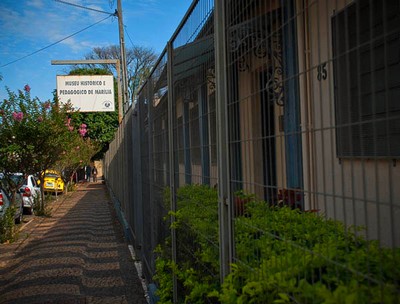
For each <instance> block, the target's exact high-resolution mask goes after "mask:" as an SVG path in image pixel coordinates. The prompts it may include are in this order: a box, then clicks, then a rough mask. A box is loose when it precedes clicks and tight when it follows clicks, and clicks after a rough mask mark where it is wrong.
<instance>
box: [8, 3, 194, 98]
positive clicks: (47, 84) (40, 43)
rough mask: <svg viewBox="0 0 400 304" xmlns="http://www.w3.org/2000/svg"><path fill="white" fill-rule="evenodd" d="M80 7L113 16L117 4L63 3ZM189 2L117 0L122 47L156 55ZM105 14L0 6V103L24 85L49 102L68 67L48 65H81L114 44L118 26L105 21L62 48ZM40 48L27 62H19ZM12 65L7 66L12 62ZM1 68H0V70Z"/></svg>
mask: <svg viewBox="0 0 400 304" xmlns="http://www.w3.org/2000/svg"><path fill="white" fill-rule="evenodd" d="M64 1H66V2H70V3H73V4H77V5H80V6H85V7H90V8H93V9H97V10H101V11H106V12H110V13H113V12H114V11H115V9H116V7H117V0H64ZM191 2H192V0H122V11H123V19H124V20H123V21H124V25H125V43H126V46H127V47H130V46H132V43H133V44H134V45H140V46H146V47H149V48H152V49H153V50H154V51H155V52H156V53H158V54H159V53H161V52H162V50H163V49H164V47H165V46H166V44H167V41H168V40H169V39H170V38H171V36H172V34H173V33H174V31H175V29H176V28H177V26H178V24H179V23H180V21H181V20H182V18H183V16H184V15H185V13H186V11H187V9H188V8H189V6H190V4H191ZM106 17H107V15H106V14H102V13H97V12H94V11H90V10H84V9H80V8H77V7H73V6H70V5H66V4H63V3H60V2H57V1H54V0H17V1H16V0H1V1H0V75H1V76H2V77H3V80H2V81H0V100H3V99H7V98H8V94H7V92H6V89H5V87H6V86H7V87H8V88H9V89H10V90H11V91H13V92H17V90H19V89H23V87H24V85H25V84H29V86H30V87H31V96H32V97H35V96H37V97H38V98H39V99H40V100H41V101H46V100H48V99H52V92H53V90H54V89H56V76H57V75H65V74H67V73H68V69H69V68H70V67H69V66H62V65H54V66H52V65H51V60H76V59H84V55H86V54H88V53H90V52H91V50H92V49H93V48H94V47H102V46H108V45H113V44H118V20H117V19H116V18H115V17H111V18H109V19H107V20H105V21H103V22H101V23H99V24H97V25H94V26H92V27H90V28H89V29H87V30H85V31H83V32H81V33H79V34H77V35H75V36H73V37H71V38H68V39H66V40H63V41H62V42H60V43H58V44H55V45H53V46H51V47H48V48H46V47H47V46H50V45H51V44H53V43H56V42H57V41H59V40H62V39H64V38H66V37H68V36H70V35H72V34H74V33H76V32H79V31H81V30H82V29H84V28H86V27H89V26H91V25H93V24H95V23H96V22H98V21H100V20H102V19H104V18H106ZM42 48H46V49H45V50H43V51H40V52H38V53H36V54H34V55H32V56H29V57H27V58H24V59H21V60H19V59H20V58H23V57H25V56H27V55H29V54H31V53H33V52H36V51H38V50H40V49H42ZM15 60H18V61H17V62H15V63H12V64H9V63H10V62H12V61H15ZM4 65H6V66H4Z"/></svg>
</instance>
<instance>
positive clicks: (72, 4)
mask: <svg viewBox="0 0 400 304" xmlns="http://www.w3.org/2000/svg"><path fill="white" fill-rule="evenodd" d="M54 1H56V2H60V3H63V4H67V5H71V6H75V7H79V8H83V9H86V10H89V11H94V12H97V13H102V14H107V15H113V16H115V14H116V13H109V12H105V11H101V10H98V9H95V8H91V7H87V6H82V5H78V4H75V3H70V2H67V1H62V0H54Z"/></svg>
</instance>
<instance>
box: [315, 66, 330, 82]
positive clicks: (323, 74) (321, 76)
mask: <svg viewBox="0 0 400 304" xmlns="http://www.w3.org/2000/svg"><path fill="white" fill-rule="evenodd" d="M317 71H318V74H317V79H318V81H321V80H326V78H328V71H327V70H326V62H324V63H321V64H320V65H319V66H318V68H317Z"/></svg>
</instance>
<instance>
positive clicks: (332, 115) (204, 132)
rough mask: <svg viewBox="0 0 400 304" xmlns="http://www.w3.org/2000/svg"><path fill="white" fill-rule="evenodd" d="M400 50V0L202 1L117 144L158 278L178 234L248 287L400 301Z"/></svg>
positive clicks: (180, 243) (214, 269) (133, 232)
mask: <svg viewBox="0 0 400 304" xmlns="http://www.w3.org/2000/svg"><path fill="white" fill-rule="evenodd" d="M399 49H400V4H399V1H397V0H334V1H331V0H285V1H283V0H282V1H279V0H264V1H262V0H221V1H218V2H217V1H216V2H215V3H214V1H212V0H199V1H194V2H193V3H192V5H191V6H190V8H189V10H188V12H187V14H186V15H185V17H184V19H183V20H182V22H181V24H180V25H179V27H178V28H177V30H176V32H175V33H174V35H173V36H172V38H171V39H170V42H169V43H168V45H167V46H166V48H165V50H164V52H163V53H162V55H161V56H160V58H159V60H158V62H157V64H156V66H155V67H154V69H153V71H152V73H151V76H150V77H149V78H148V79H147V82H146V83H145V85H144V86H143V87H142V89H141V91H140V93H139V95H138V98H137V102H136V103H135V105H134V106H133V107H132V108H130V109H129V110H128V112H126V113H125V116H124V119H123V122H122V124H121V125H120V128H119V130H118V132H117V133H116V136H115V139H114V141H113V142H112V143H111V145H110V149H109V151H108V152H107V154H106V157H105V168H106V170H105V177H106V180H107V184H108V185H109V188H110V190H111V192H112V193H113V195H114V198H115V200H116V202H117V204H118V206H119V208H120V210H121V214H122V217H123V220H124V221H126V226H127V227H128V228H127V229H128V231H127V233H128V235H129V236H130V237H131V238H132V239H131V241H132V242H133V243H134V245H135V248H136V250H137V252H138V253H139V257H140V259H141V260H142V261H143V265H144V273H145V276H146V279H147V280H148V281H149V282H151V281H152V280H153V276H154V275H155V273H156V257H157V256H158V255H159V251H157V250H156V248H157V246H158V245H163V246H166V247H167V248H169V251H170V258H171V260H172V261H174V263H176V265H178V266H177V267H180V266H181V267H184V266H185V265H184V264H185V263H187V261H188V256H189V257H192V259H191V261H192V262H193V265H191V269H192V271H193V272H196V271H200V270H201V271H202V272H203V273H205V274H206V275H207V278H208V279H207V280H209V281H208V282H211V281H212V280H215V282H219V283H222V282H224V281H225V283H226V278H227V276H228V275H230V279H231V281H235V280H236V281H235V282H236V284H237V285H238V286H240V287H241V289H235V296H236V300H237V299H239V298H240V299H241V300H242V301H245V302H246V299H247V300H249V299H250V295H249V294H250V293H251V291H249V290H252V292H253V293H256V291H255V290H257V288H258V289H260V290H263V291H264V292H265V291H266V292H267V293H270V294H271V298H268V296H265V298H256V299H258V301H257V300H256V301H255V302H257V303H264V302H273V301H274V300H277V299H279V300H281V301H282V303H286V302H297V303H299V302H313V303H314V302H315V303H319V302H323V299H324V297H325V296H326V295H327V294H328V296H330V297H331V298H332V299H335V301H336V302H335V303H345V301H344V300H343V299H345V298H343V297H344V296H343V295H345V296H348V297H353V299H355V300H354V301H355V302H354V303H356V302H360V301H361V300H360V299H364V300H365V301H366V302H371V303H383V302H388V303H389V302H393V303H398V302H399V301H400V300H399V299H400V298H399V297H400V296H399V294H400V293H399V279H400V274H399V272H398V271H396V270H394V271H393V272H391V271H390V269H392V270H393V269H398V262H399V261H400V260H399V259H400V254H399V251H398V247H399V245H400V187H399V185H400V184H399V181H400V166H399V165H398V164H397V162H398V159H399V157H400V53H399ZM185 185H207V186H208V188H209V189H215V190H214V191H215V193H216V197H215V203H213V202H214V198H210V199H204V197H203V199H196V197H197V196H196V195H197V194H196V193H195V191H196V190H194V189H191V190H182V189H185ZM185 191H186V192H185ZM191 191H192V192H191ZM190 204H193V207H190V208H193V209H190V210H189V209H187V208H186V207H187V206H189V205H190ZM188 210H189V211H188ZM170 211H172V212H170ZM169 212H170V213H169ZM185 214H186V216H187V217H188V218H190V221H189V220H182V217H183V216H184V215H185ZM174 223H179V225H174ZM193 223H196V225H198V226H196V227H197V228H196V229H197V230H196V231H195V232H193V226H192V224H193ZM207 223H208V227H205V226H207ZM203 224H204V225H203ZM171 227H172V228H171ZM204 248H207V250H205V249H204ZM199 252H201V253H199ZM206 256H216V257H217V259H216V260H214V261H210V260H208V259H207V257H206ZM232 265H236V266H234V269H233V270H232ZM232 273H233V274H232ZM238 273H239V274H238ZM248 277H251V280H250V279H248ZM171 279H172V282H171V284H172V285H171V286H173V294H174V298H173V300H174V301H175V302H180V301H182V299H183V298H182V295H183V294H184V295H185V296H186V295H187V293H188V291H187V289H188V288H190V287H188V286H187V285H186V286H183V285H184V284H182V283H181V282H180V279H181V278H179V277H178V278H177V277H176V276H175V277H171ZM231 281H230V282H231ZM219 283H218V284H219ZM231 283H232V282H231ZM226 284H228V283H226ZM232 284H233V283H232ZM235 288H237V286H236V287H235ZM246 288H247V289H246ZM318 288H319V289H318ZM364 289H369V290H370V292H371V290H372V293H373V294H374V297H369V298H362V297H363V295H365V294H368V292H367V291H365V290H364ZM300 290H301V292H300ZM224 292H225V293H228V292H227V291H226V290H225V291H220V296H221V295H222V297H223V296H224ZM307 292H308V294H307V295H305V294H306V293H307ZM363 292H365V293H364V294H363ZM300 294H301V295H300ZM341 294H342V295H341ZM204 297H205V298H207V296H204ZM246 297H247V298H246ZM220 299H221V298H220ZM321 299H322V300H321ZM346 299H347V300H348V301H350V302H351V299H350V298H346ZM342 300H343V301H342ZM207 301H209V302H212V300H210V299H209V298H208V300H207ZM396 301H397V302H396ZM205 302H206V301H205ZM227 302H228V301H227ZM232 302H233V300H232ZM245 302H244V303H245ZM350 302H349V303H350Z"/></svg>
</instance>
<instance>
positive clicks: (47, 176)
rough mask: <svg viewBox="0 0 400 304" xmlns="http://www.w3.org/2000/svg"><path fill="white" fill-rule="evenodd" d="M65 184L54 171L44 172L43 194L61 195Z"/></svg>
mask: <svg viewBox="0 0 400 304" xmlns="http://www.w3.org/2000/svg"><path fill="white" fill-rule="evenodd" d="M64 188H65V184H64V181H63V179H62V177H61V174H60V173H59V172H57V171H55V170H46V171H45V172H44V185H43V190H44V191H45V192H53V193H62V192H64Z"/></svg>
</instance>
